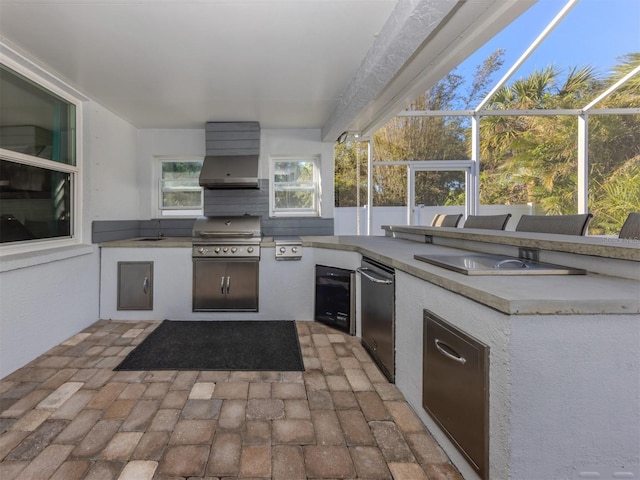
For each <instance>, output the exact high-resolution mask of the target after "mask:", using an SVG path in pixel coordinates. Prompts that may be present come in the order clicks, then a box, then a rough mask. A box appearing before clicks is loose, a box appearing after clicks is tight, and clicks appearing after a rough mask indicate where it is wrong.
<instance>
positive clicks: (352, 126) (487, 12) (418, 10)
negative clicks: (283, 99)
mask: <svg viewBox="0 0 640 480" xmlns="http://www.w3.org/2000/svg"><path fill="white" fill-rule="evenodd" d="M536 1H537V0H439V1H433V0H414V1H403V0H400V1H399V2H398V4H397V5H396V8H395V10H394V11H393V13H392V14H391V16H390V18H389V20H388V21H387V23H385V25H384V27H383V28H382V30H381V31H380V34H379V35H378V37H377V38H376V40H375V42H374V44H373V46H372V48H371V49H370V50H369V52H368V54H367V56H366V57H365V59H364V60H363V62H362V64H361V66H360V69H359V70H358V72H357V73H356V75H355V76H354V77H353V79H352V80H351V82H350V84H349V85H348V87H347V88H346V90H345V92H344V94H343V95H342V97H341V98H340V100H339V103H338V105H337V107H336V108H335V110H334V111H333V113H332V115H331V116H330V117H329V119H328V121H327V122H326V123H325V125H324V126H323V128H322V138H323V140H324V141H334V140H335V139H337V138H338V136H340V135H341V134H342V133H343V132H345V131H347V132H353V133H358V134H360V135H363V136H370V135H372V134H373V133H374V132H375V131H376V130H377V129H378V128H380V127H381V126H382V125H384V124H385V123H386V122H387V121H388V120H389V119H390V118H391V117H393V116H395V115H396V114H397V113H398V112H400V111H401V110H403V109H404V108H405V107H406V106H407V105H409V104H410V103H411V102H412V101H413V100H415V99H416V98H417V97H418V96H419V95H420V94H421V93H423V92H425V91H426V90H428V89H429V88H431V87H432V86H433V85H435V84H436V83H437V82H438V81H439V80H440V79H442V78H443V77H445V76H446V75H447V74H448V73H449V72H450V71H451V70H453V69H454V68H455V67H456V66H458V65H459V64H460V63H461V62H463V61H464V60H465V59H466V58H467V57H469V56H470V55H471V54H472V53H473V52H475V51H476V50H477V49H478V48H480V47H481V46H482V45H484V44H485V43H486V42H487V41H489V40H490V39H491V38H493V37H494V36H495V35H496V34H497V33H498V32H500V31H501V30H502V29H503V28H505V27H506V26H507V25H508V24H509V23H511V22H512V21H513V20H515V19H516V18H517V17H518V16H519V15H520V14H522V13H523V12H524V11H525V10H527V9H528V8H529V7H531V5H533V4H534V3H536Z"/></svg>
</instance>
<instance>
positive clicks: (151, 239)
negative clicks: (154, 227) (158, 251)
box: [137, 237, 164, 242]
mask: <svg viewBox="0 0 640 480" xmlns="http://www.w3.org/2000/svg"><path fill="white" fill-rule="evenodd" d="M160 240H164V237H145V238H139V239H138V240H137V241H138V242H157V241H160Z"/></svg>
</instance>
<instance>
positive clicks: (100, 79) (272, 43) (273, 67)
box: [0, 0, 535, 139]
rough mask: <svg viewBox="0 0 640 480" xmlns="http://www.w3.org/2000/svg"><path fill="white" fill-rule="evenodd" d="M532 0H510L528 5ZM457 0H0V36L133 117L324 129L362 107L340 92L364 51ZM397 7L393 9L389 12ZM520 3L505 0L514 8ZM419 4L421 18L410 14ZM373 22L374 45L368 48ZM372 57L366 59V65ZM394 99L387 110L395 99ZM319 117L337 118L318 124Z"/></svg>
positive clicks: (487, 1) (390, 44)
mask: <svg viewBox="0 0 640 480" xmlns="http://www.w3.org/2000/svg"><path fill="white" fill-rule="evenodd" d="M532 1H535V0H524V1H522V0H521V1H520V4H521V5H522V4H526V5H527V6H529V5H530V4H531V3H532ZM396 3H397V4H398V8H396V9H395V10H394V8H395V7H396ZM467 3H474V4H476V5H478V4H479V5H481V6H482V9H484V10H489V11H491V10H492V9H495V8H498V7H496V6H495V5H494V4H496V5H499V6H500V5H504V4H510V5H512V6H513V5H514V4H516V3H517V2H516V0H467ZM463 4H465V2H462V1H460V0H421V1H417V2H416V1H412V2H410V1H407V0H400V1H398V2H396V0H0V36H1V37H2V38H3V39H4V41H5V43H7V44H10V45H11V46H12V47H17V48H18V49H19V50H21V51H22V52H24V53H26V54H27V55H28V56H29V57H30V58H32V59H34V60H36V61H37V62H39V63H41V64H44V65H45V66H46V67H47V68H48V69H49V70H51V71H52V72H54V73H56V74H57V75H58V76H60V77H61V78H62V79H64V80H65V81H66V82H67V83H68V84H69V85H71V86H73V87H74V88H75V89H77V90H78V91H80V92H82V93H83V94H85V95H87V96H88V97H90V98H93V99H95V100H97V101H98V102H100V103H102V104H103V105H104V106H106V107H107V108H108V109H110V110H111V111H113V112H114V113H116V114H117V115H119V116H120V117H122V118H124V119H126V120H128V121H129V122H130V123H132V124H133V125H134V126H136V127H138V128H202V126H203V124H204V123H205V122H207V121H234V120H239V121H259V122H260V124H261V126H262V128H323V127H325V128H324V130H325V131H326V135H327V136H329V137H331V138H332V139H335V138H336V136H337V135H336V133H337V134H339V133H341V131H342V130H340V131H338V130H336V128H340V129H342V128H344V129H345V130H346V129H348V127H349V124H350V123H352V122H353V120H354V118H355V117H357V116H358V113H359V111H361V110H362V109H364V108H365V107H367V106H369V109H371V105H370V104H371V100H372V98H368V99H362V100H361V101H357V102H355V104H356V105H357V106H356V107H353V106H351V107H349V108H348V109H347V110H349V111H346V112H341V111H340V103H341V102H342V103H344V102H345V98H344V95H345V93H346V92H347V93H349V94H350V95H352V96H353V95H354V91H355V92H356V93H355V99H356V100H359V99H360V97H359V95H358V92H357V91H358V89H359V84H358V72H361V71H362V67H361V66H362V65H365V63H366V62H365V59H366V58H374V61H375V62H377V63H378V64H380V63H386V62H387V61H388V60H389V61H391V60H392V57H393V55H394V53H395V52H396V50H398V47H397V46H398V45H406V44H407V43H406V38H405V37H406V34H407V32H408V33H410V34H413V37H415V38H412V39H411V40H410V41H409V43H408V44H409V45H410V46H411V51H402V52H401V55H400V57H401V63H403V64H404V62H405V61H407V60H410V59H411V56H412V53H413V51H414V50H415V48H416V47H417V46H418V45H421V44H422V43H423V42H424V41H425V38H426V37H428V36H429V35H431V34H432V33H433V32H436V31H438V30H439V25H440V23H441V22H442V21H443V19H447V16H450V15H451V12H455V11H457V10H459V9H460V6H461V5H463ZM416 5H419V6H420V7H421V8H422V10H423V12H420V14H419V15H416V12H415V11H414V10H412V9H414V8H416ZM403 8H404V13H403V14H402V12H401V14H402V15H404V16H402V15H400V17H398V15H399V14H397V12H398V11H401V10H402V9H403ZM500 8H501V7H500ZM524 9H525V8H523V7H517V8H511V10H512V11H514V12H516V13H519V12H521V11H523V10H524ZM394 15H395V16H396V17H395V18H394ZM420 15H423V17H424V18H422V19H421V20H420V21H419V22H415V21H413V20H415V17H419V16H420ZM473 15H476V16H477V15H479V14H478V12H477V11H476V12H475V13H473ZM513 15H514V13H512V15H511V16H513ZM389 18H391V21H387V20H388V19H389ZM397 18H402V19H403V20H402V22H404V23H401V26H402V27H403V29H402V31H399V30H398V29H397V28H396V29H395V30H394V27H396V26H397V25H396V24H397V22H396V20H397ZM394 22H395V23H394ZM421 22H422V23H421ZM503 26H504V21H503V22H502V23H500V22H497V23H496V26H495V27H494V28H492V29H491V30H494V31H493V33H495V28H498V27H500V28H502V27H503ZM383 28H384V29H385V31H386V32H387V34H386V35H384V42H385V43H384V45H383V47H385V49H384V50H383V51H384V52H385V53H384V56H382V57H380V55H378V57H375V56H373V57H372V56H371V53H372V51H373V52H375V47H376V46H377V45H379V43H380V40H377V41H376V36H377V35H378V34H379V33H380V32H381V30H383ZM457 28H466V27H457ZM407 29H408V30H407ZM485 30H486V28H485ZM463 31H464V30H461V31H459V32H456V35H455V36H456V37H457V36H461V34H462V33H463ZM383 33H384V32H383ZM480 45H481V44H477V45H474V47H473V49H475V48H478V47H480ZM372 46H373V47H374V48H372ZM400 50H403V49H402V48H400ZM404 50H406V49H404ZM470 53H471V51H469V52H468V53H465V55H468V54H470ZM391 63H392V62H391ZM377 66H378V65H374V66H373V67H371V66H369V68H372V69H373V70H374V71H377V70H378V68H377ZM425 66H426V65H425ZM401 67H402V65H399V66H395V67H394V69H392V70H391V71H389V72H388V73H387V74H385V75H383V76H382V77H378V76H377V74H376V75H375V80H376V83H377V84H378V85H376V86H375V88H374V89H373V90H371V89H370V91H369V94H368V96H369V97H372V96H373V97H376V96H377V95H378V93H380V92H381V91H382V89H387V94H388V82H391V81H393V78H394V77H395V73H396V72H397V71H398V70H399V69H400V68H401ZM444 74H446V72H445V73H444ZM365 80H366V79H365ZM405 83H406V82H405ZM354 84H355V85H354ZM372 92H373V93H372ZM348 100H349V102H351V103H352V104H353V103H354V102H353V99H352V98H351V99H348ZM401 100H402V101H404V99H401ZM354 108H355V110H357V111H354ZM386 108H387V109H388V108H389V106H388V105H386ZM393 108H396V112H397V111H399V110H401V109H402V105H399V104H398V105H395V106H394V107H393ZM336 109H338V110H336ZM336 111H337V113H336ZM368 115H371V112H369V113H368ZM336 116H337V117H342V118H336ZM330 118H331V122H332V124H335V125H339V127H338V126H336V127H335V128H333V129H332V128H327V126H326V124H327V122H328V121H329V119H330ZM323 133H324V132H323Z"/></svg>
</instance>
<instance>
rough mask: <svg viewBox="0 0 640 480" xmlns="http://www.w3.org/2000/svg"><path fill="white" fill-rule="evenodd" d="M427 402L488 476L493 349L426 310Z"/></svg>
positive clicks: (424, 387)
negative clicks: (490, 381) (490, 365)
mask: <svg viewBox="0 0 640 480" xmlns="http://www.w3.org/2000/svg"><path fill="white" fill-rule="evenodd" d="M423 335H424V338H423V342H424V343H423V366H422V367H423V368H422V405H423V407H424V408H425V410H426V411H427V412H428V413H429V415H431V417H432V418H433V419H434V420H435V421H436V422H437V423H438V425H439V426H440V427H441V428H442V430H443V431H444V433H446V434H447V436H448V437H449V438H450V439H451V441H452V442H453V443H454V444H455V445H456V447H457V448H458V449H459V450H460V452H461V453H462V454H463V455H464V456H465V457H466V458H467V460H468V461H469V462H470V464H471V466H472V467H473V468H474V469H475V470H476V471H477V472H478V474H479V475H480V476H481V477H482V478H484V479H486V478H488V476H489V347H488V346H487V345H485V344H483V343H482V342H480V341H478V340H476V339H475V338H473V337H471V336H469V335H467V334H466V333H464V332H463V331H461V330H459V329H457V328H456V327H454V326H453V325H451V324H450V323H448V322H446V321H445V320H443V319H442V318H440V317H438V316H437V315H435V314H433V313H432V312H430V311H428V310H424V313H423Z"/></svg>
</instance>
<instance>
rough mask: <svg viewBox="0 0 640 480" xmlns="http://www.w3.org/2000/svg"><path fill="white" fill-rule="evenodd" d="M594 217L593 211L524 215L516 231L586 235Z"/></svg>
mask: <svg viewBox="0 0 640 480" xmlns="http://www.w3.org/2000/svg"><path fill="white" fill-rule="evenodd" d="M592 218H593V214H591V213H581V214H578V215H522V217H521V218H520V221H519V222H518V225H516V232H535V233H556V234H560V235H583V236H584V235H586V233H587V227H588V226H589V223H590V222H591V219H592Z"/></svg>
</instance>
